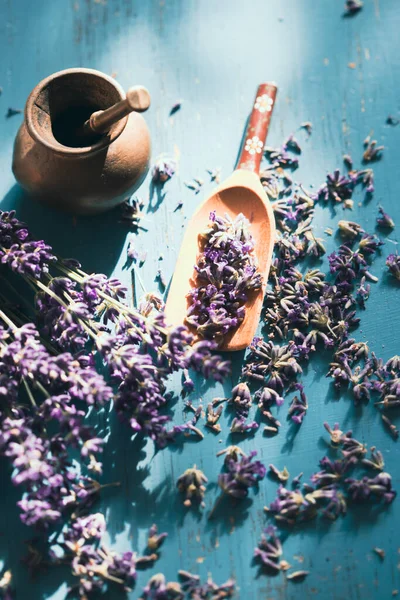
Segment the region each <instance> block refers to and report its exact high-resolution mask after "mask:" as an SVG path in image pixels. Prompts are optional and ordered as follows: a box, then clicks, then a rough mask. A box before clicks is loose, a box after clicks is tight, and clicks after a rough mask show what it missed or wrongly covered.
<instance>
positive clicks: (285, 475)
mask: <svg viewBox="0 0 400 600" xmlns="http://www.w3.org/2000/svg"><path fill="white" fill-rule="evenodd" d="M269 470H270V471H271V473H273V474H274V475H275V477H276V478H277V479H278V480H279V481H283V482H285V481H287V480H288V479H289V477H290V473H289V471H288V470H287V468H286V467H283V470H282V471H280V470H279V469H277V468H276V467H275V465H272V464H271V465H269Z"/></svg>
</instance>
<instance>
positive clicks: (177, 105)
mask: <svg viewBox="0 0 400 600" xmlns="http://www.w3.org/2000/svg"><path fill="white" fill-rule="evenodd" d="M181 107H182V102H181V101H179V102H175V104H173V105H172V107H171V110H170V111H169V116H170V117H172V115H174V114H175V113H176V112H178V110H180V109H181Z"/></svg>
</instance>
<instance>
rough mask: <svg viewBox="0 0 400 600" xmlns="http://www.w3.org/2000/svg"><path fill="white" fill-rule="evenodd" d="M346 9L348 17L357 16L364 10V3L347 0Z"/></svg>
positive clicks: (358, 0)
mask: <svg viewBox="0 0 400 600" xmlns="http://www.w3.org/2000/svg"><path fill="white" fill-rule="evenodd" d="M344 7H345V11H346V14H347V15H355V14H356V13H358V12H359V11H360V10H361V9H362V7H363V2H361V0H346V2H345V5H344Z"/></svg>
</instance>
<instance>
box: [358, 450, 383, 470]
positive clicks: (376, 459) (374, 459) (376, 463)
mask: <svg viewBox="0 0 400 600" xmlns="http://www.w3.org/2000/svg"><path fill="white" fill-rule="evenodd" d="M361 463H362V464H363V465H364V466H365V467H370V468H371V469H375V470H376V471H383V468H384V466H385V461H384V460H383V455H382V452H380V451H379V450H375V449H372V448H371V458H370V459H368V458H363V459H362V460H361Z"/></svg>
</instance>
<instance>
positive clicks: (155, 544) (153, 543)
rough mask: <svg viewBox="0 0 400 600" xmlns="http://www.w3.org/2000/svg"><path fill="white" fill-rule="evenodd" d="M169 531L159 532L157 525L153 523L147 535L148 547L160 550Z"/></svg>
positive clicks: (152, 549)
mask: <svg viewBox="0 0 400 600" xmlns="http://www.w3.org/2000/svg"><path fill="white" fill-rule="evenodd" d="M167 536H168V533H158V527H157V525H152V526H151V527H150V529H149V533H148V536H147V547H148V549H149V550H151V551H154V550H158V549H159V548H160V546H161V545H162V544H163V542H164V540H165V538H166V537H167Z"/></svg>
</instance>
